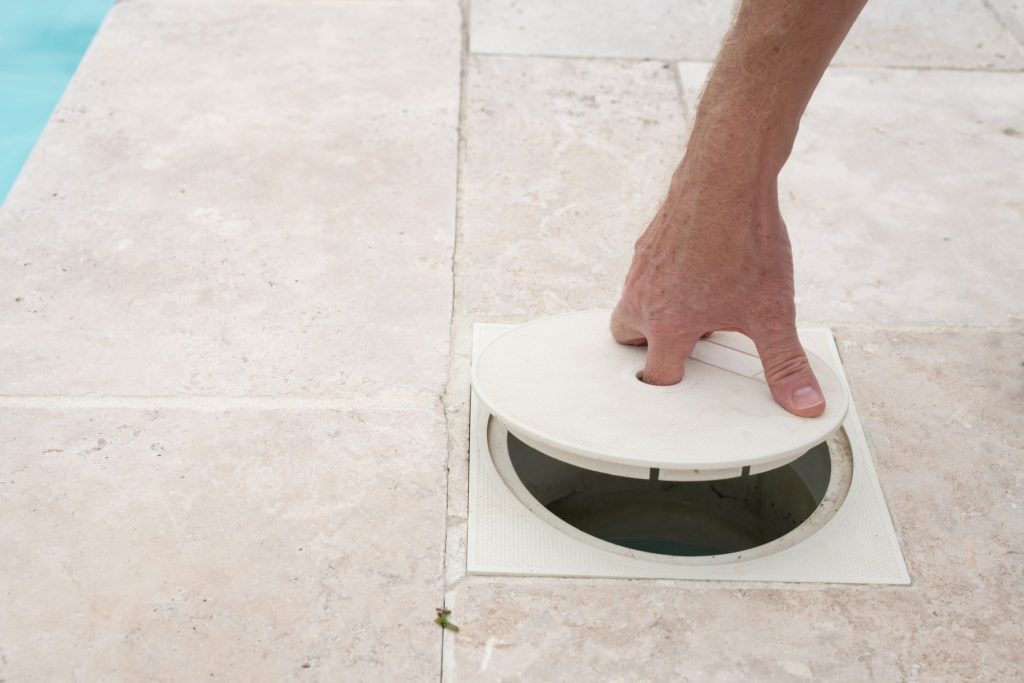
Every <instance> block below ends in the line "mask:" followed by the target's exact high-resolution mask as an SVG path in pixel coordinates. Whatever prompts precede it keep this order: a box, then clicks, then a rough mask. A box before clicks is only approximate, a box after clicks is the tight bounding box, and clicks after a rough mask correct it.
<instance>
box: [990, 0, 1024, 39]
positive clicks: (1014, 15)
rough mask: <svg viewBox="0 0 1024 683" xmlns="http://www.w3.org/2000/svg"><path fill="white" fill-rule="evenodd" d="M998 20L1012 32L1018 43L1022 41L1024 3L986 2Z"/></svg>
mask: <svg viewBox="0 0 1024 683" xmlns="http://www.w3.org/2000/svg"><path fill="white" fill-rule="evenodd" d="M988 3H989V5H990V6H991V7H992V8H993V10H994V11H995V13H996V14H997V15H998V16H999V18H1000V19H1001V20H1002V21H1003V23H1004V24H1006V26H1007V28H1009V29H1010V31H1012V32H1013V34H1014V35H1015V36H1016V37H1017V40H1018V41H1024V2H1022V1H1021V0H988Z"/></svg>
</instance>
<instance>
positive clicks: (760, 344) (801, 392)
mask: <svg viewBox="0 0 1024 683" xmlns="http://www.w3.org/2000/svg"><path fill="white" fill-rule="evenodd" d="M754 343H755V344H756V345H757V352H758V354H760V356H761V363H762V365H764V376H765V379H766V380H767V381H768V386H769V388H770V389H771V391H772V396H774V397H775V402H776V403H778V404H779V405H780V406H782V407H783V408H785V409H786V410H788V411H789V412H791V413H793V414H794V415H798V416H800V417H818V416H819V415H821V414H822V413H824V412H825V396H824V394H822V392H821V386H820V385H819V384H818V379H817V378H816V377H815V376H814V371H813V370H811V364H810V363H809V362H808V361H807V354H806V353H804V348H803V347H802V346H801V345H800V339H799V337H797V334H796V325H788V326H787V327H785V328H782V329H773V330H766V331H762V333H761V334H759V335H757V336H754Z"/></svg>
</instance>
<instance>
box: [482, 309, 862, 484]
mask: <svg viewBox="0 0 1024 683" xmlns="http://www.w3.org/2000/svg"><path fill="white" fill-rule="evenodd" d="M610 316H611V312H610V311H588V312H584V313H570V314H566V315H559V316H553V317H549V318H541V319H538V320H534V321H532V322H529V323H526V324H524V325H519V326H517V327H515V328H513V329H511V330H509V331H508V332H505V333H504V334H502V335H501V336H499V337H498V338H496V339H494V340H493V341H492V342H490V343H489V344H488V345H487V346H486V347H485V348H484V349H483V351H482V352H481V354H480V356H479V358H478V359H477V361H476V363H475V364H474V366H473V389H474V391H475V392H476V394H477V396H478V397H479V399H480V400H481V401H482V402H483V404H484V405H485V406H487V408H488V410H489V411H490V413H491V414H492V415H493V416H494V417H496V418H497V419H498V420H500V421H501V422H502V423H503V424H504V425H505V427H507V428H508V430H509V432H511V433H512V434H513V435H515V436H516V437H518V438H519V439H520V440H521V441H523V442H525V443H526V444H528V445H530V446H532V447H534V448H536V449H538V450H540V451H541V452H543V453H546V454H547V455H550V456H552V457H556V458H559V459H562V460H565V461H568V462H570V463H572V464H574V465H579V466H581V467H587V468H589V469H594V470H599V471H604V472H610V473H613V474H619V475H623V476H632V477H643V478H647V477H648V476H649V475H650V476H652V477H657V478H660V479H667V480H676V481H679V480H688V479H694V480H696V479H720V478H727V477H730V476H738V475H739V474H740V472H741V471H742V469H743V468H746V467H749V468H750V471H751V472H752V473H756V472H762V471H765V470H768V469H772V468H774V467H779V466H781V465H784V464H786V463H787V462H790V461H792V460H794V459H795V458H798V457H799V456H801V455H803V454H804V453H806V452H807V451H808V450H810V449H811V448H812V447H813V446H815V445H817V444H819V443H821V442H823V441H825V440H827V439H828V438H829V437H830V436H832V434H834V433H835V432H836V431H837V430H838V429H839V427H840V426H841V425H842V422H843V419H844V418H845V417H846V411H847V407H848V405H849V399H848V396H847V393H846V389H845V388H844V386H843V383H842V381H841V380H840V379H839V377H838V376H837V375H836V373H835V372H833V371H832V369H831V368H830V367H829V366H828V365H827V364H826V363H825V362H824V361H823V360H821V359H820V358H818V357H817V356H815V355H813V354H811V353H808V354H807V356H808V358H809V359H810V362H811V367H812V368H813V369H814V373H815V375H816V376H817V378H818V382H819V384H820V385H821V389H822V391H823V392H824V395H825V401H826V409H825V413H824V414H823V415H821V416H820V417H816V418H804V417H796V416H795V415H791V414H790V413H788V412H786V411H785V410H784V409H783V408H781V407H780V406H779V405H778V404H776V403H775V400H774V399H773V398H772V395H771V392H770V391H769V389H768V385H767V384H766V383H765V381H764V374H763V372H762V371H761V370H762V368H761V362H760V359H759V358H758V357H757V355H756V350H755V349H754V347H753V344H752V343H751V342H750V341H749V340H748V339H746V338H745V337H742V335H738V334H730V333H716V334H715V335H713V336H712V337H711V338H709V339H708V340H702V341H701V342H699V343H698V345H697V348H695V349H694V352H693V354H692V355H691V357H690V358H689V359H688V360H687V361H686V373H685V377H684V379H683V381H682V382H680V383H679V384H675V385H672V386H667V387H658V386H652V385H649V384H645V383H644V382H642V381H641V380H640V379H639V378H638V374H639V373H640V372H641V371H642V370H643V367H644V360H645V357H646V349H645V348H644V347H636V346H624V345H621V344H617V343H616V342H615V341H614V340H613V339H612V337H611V334H610V333H609V331H608V323H609V320H610ZM655 468H656V469H658V470H659V471H660V472H659V473H658V474H656V473H652V472H651V470H652V469H655ZM659 474H660V476H659Z"/></svg>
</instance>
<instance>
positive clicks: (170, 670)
mask: <svg viewBox="0 0 1024 683" xmlns="http://www.w3.org/2000/svg"><path fill="white" fill-rule="evenodd" d="M444 448H445V442H444V425H443V418H442V417H441V415H440V414H439V412H438V411H437V410H436V408H435V406H434V405H431V404H427V405H426V406H425V407H424V408H423V409H416V410H396V411H386V410H379V409H377V410H373V411H287V410H285V411H276V410H270V411H227V412H224V411H210V412H195V411H188V410H185V411H183V410H147V411H142V410H133V409H104V410H60V409H58V410H45V409H13V408H6V409H0V454H2V468H0V538H3V539H4V548H5V549H4V552H3V553H0V577H2V580H0V600H2V602H3V609H0V678H2V679H4V680H6V681H11V682H12V683H13V682H15V681H58V680H80V681H99V680H111V681H147V680H148V681H198V680H228V681H283V680H297V679H300V677H301V679H302V680H307V679H308V680H312V681H338V680H371V679H374V678H375V677H384V678H386V679H387V680H410V679H415V680H424V679H427V678H431V677H432V676H431V674H430V672H432V671H436V670H437V669H438V667H439V666H440V635H439V633H438V628H437V627H436V626H434V625H433V624H432V623H430V619H431V615H432V613H433V610H434V608H435V607H438V606H439V604H440V600H441V592H442V573H441V557H442V553H443V545H444V532H443V525H444V514H445V510H444V506H445V502H444V486H445V483H444V477H445V474H444V468H443V457H442V455H443V452H444ZM370 530H372V532H371V531H370ZM304 665H308V667H307V668H304ZM435 675H436V674H435Z"/></svg>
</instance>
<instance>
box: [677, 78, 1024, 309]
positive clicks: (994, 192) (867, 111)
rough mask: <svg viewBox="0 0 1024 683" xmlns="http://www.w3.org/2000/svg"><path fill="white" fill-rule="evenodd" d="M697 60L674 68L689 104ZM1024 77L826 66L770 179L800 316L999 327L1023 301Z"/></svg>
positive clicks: (697, 86) (697, 82)
mask: <svg viewBox="0 0 1024 683" xmlns="http://www.w3.org/2000/svg"><path fill="white" fill-rule="evenodd" d="M705 74H706V67H705V66H704V65H699V64H683V65H681V66H680V75H681V78H682V81H683V84H684V89H685V91H686V94H687V98H688V101H690V102H693V100H694V99H695V98H696V96H697V93H698V92H699V90H700V87H701V85H702V84H703V82H704V78H705ZM1022 107H1024V74H995V73H964V72H953V71H907V70H888V69H832V70H830V71H829V72H828V73H827V74H826V75H825V78H824V79H823V80H822V83H821V85H820V86H819V88H818V90H817V92H816V93H815V94H814V98H813V99H812V100H811V104H810V106H809V108H808V110H807V114H806V116H805V117H804V120H803V122H802V123H801V127H800V134H799V135H798V136H797V142H796V147H795V149H794V151H793V154H792V156H791V157H790V161H789V163H788V165H787V166H786V169H785V170H784V171H783V174H782V178H781V180H780V194H781V198H782V211H783V215H784V216H785V217H786V222H787V224H788V226H789V229H790V235H791V237H792V240H793V249H794V259H795V266H796V277H797V304H798V312H799V315H800V317H801V318H802V319H803V320H804V321H814V322H835V321H841V322H864V323H873V324H893V323H895V324H906V323H913V324H935V325H968V324H970V325H1000V324H1005V323H1006V320H1007V316H1010V315H1013V314H1019V313H1021V312H1022V311H1024V303H1022V302H1024V283H1022V281H1021V278H1020V263H1021V260H1022V259H1024V233H1022V232H1021V230H1020V225H1021V220H1022V218H1024V203H1022V202H1021V198H1020V193H1019V191H1018V188H1017V187H1016V186H1015V185H1014V183H1012V182H1008V179H1009V178H1012V177H1014V176H1015V175H1016V174H1017V170H1018V169H1020V168H1024V132H1022V131H1024V126H1022V125H1021V119H1020V112H1021V109H1022Z"/></svg>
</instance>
